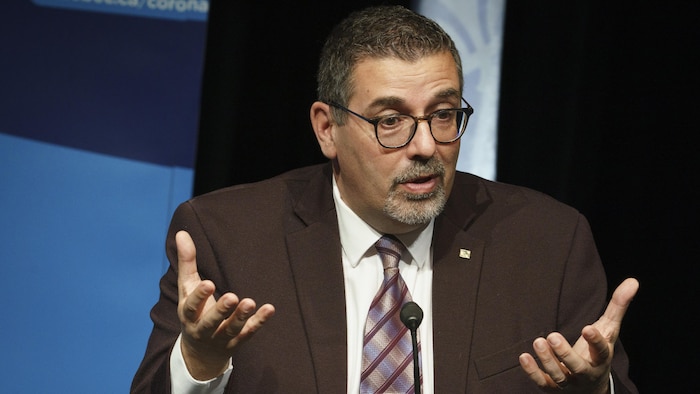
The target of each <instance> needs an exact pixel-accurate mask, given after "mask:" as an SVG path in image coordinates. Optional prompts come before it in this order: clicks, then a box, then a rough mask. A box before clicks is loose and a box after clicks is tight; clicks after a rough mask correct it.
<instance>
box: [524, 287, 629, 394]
mask: <svg viewBox="0 0 700 394" xmlns="http://www.w3.org/2000/svg"><path fill="white" fill-rule="evenodd" d="M638 289H639V282H637V280H636V279H633V278H628V279H626V280H625V281H624V282H622V284H620V286H618V287H617V289H615V292H614V293H613V296H612V298H611V300H610V303H608V307H607V308H606V309H605V313H603V316H601V317H600V319H598V321H596V322H595V323H593V324H591V325H588V326H586V327H584V328H583V329H582V330H581V336H580V337H579V339H578V340H577V341H576V343H575V344H574V346H573V347H572V346H571V345H570V344H569V343H568V342H567V341H566V339H564V337H563V336H562V335H561V334H560V333H557V332H553V333H551V334H549V335H548V336H547V338H546V339H545V338H537V339H535V341H534V342H533V349H534V353H535V354H536V355H537V357H538V358H539V360H540V365H538V363H537V362H536V361H535V359H534V357H533V356H532V355H531V354H529V353H523V354H521V355H520V366H521V367H522V368H523V370H524V371H525V372H526V373H527V374H528V376H529V377H530V379H532V381H533V382H534V383H535V384H537V386H538V387H539V388H540V389H542V390H543V391H545V392H553V393H554V392H561V391H562V390H564V391H566V392H570V393H607V392H609V390H610V387H609V376H610V370H611V364H612V358H613V352H614V347H615V341H617V337H618V335H619V333H620V326H621V325H622V319H623V317H624V316H625V312H626V311H627V307H628V306H629V304H630V302H632V298H634V296H635V294H637V290H638Z"/></svg>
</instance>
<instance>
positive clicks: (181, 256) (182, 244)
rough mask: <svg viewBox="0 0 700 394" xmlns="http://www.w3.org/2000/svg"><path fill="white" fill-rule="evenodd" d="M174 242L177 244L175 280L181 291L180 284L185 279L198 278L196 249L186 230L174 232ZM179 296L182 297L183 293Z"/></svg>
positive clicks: (183, 282)
mask: <svg viewBox="0 0 700 394" xmlns="http://www.w3.org/2000/svg"><path fill="white" fill-rule="evenodd" d="M175 244H176V245H177V282H178V284H179V286H178V287H180V290H181V291H182V286H183V285H184V284H185V283H186V282H187V281H190V280H193V279H194V280H197V281H199V279H200V278H199V273H198V272H197V249H196V248H195V246H194V241H192V237H191V236H190V234H189V233H188V232H187V231H178V232H177V234H175ZM180 296H181V297H182V296H183V294H180Z"/></svg>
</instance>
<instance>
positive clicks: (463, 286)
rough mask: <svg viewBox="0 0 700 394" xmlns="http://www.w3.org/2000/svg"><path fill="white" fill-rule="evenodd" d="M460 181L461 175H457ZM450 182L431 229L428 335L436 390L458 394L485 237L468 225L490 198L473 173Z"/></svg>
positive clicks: (463, 389)
mask: <svg viewBox="0 0 700 394" xmlns="http://www.w3.org/2000/svg"><path fill="white" fill-rule="evenodd" d="M458 179H461V180H462V181H463V180H464V179H465V178H458ZM466 179H468V180H470V181H467V182H466V183H462V184H457V183H456V184H455V186H454V188H453V191H452V195H451V197H450V201H449V202H448V205H447V207H446V208H445V212H444V213H443V214H442V215H440V216H439V217H438V218H437V219H436V223H435V230H434V234H433V337H434V370H435V392H436V393H447V392H449V393H464V392H466V387H467V375H468V371H469V360H470V356H471V355H470V350H471V341H472V333H473V331H474V318H475V312H476V308H475V306H476V300H477V294H478V287H479V277H480V273H481V267H482V262H483V255H484V246H485V242H484V241H483V240H481V239H478V238H477V237H475V236H473V235H471V234H470V232H469V231H468V229H469V225H470V224H471V223H472V222H473V221H474V220H476V218H477V217H478V215H479V214H480V213H481V212H482V211H483V209H485V207H486V206H487V205H488V204H489V203H490V199H489V198H488V196H486V195H485V194H483V188H480V187H479V182H476V178H475V177H471V176H468V177H467V178H466Z"/></svg>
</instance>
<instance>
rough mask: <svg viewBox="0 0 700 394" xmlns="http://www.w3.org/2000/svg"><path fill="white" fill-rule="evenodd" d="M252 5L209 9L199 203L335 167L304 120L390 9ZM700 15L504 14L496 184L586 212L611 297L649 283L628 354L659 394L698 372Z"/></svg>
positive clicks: (592, 5)
mask: <svg viewBox="0 0 700 394" xmlns="http://www.w3.org/2000/svg"><path fill="white" fill-rule="evenodd" d="M247 3H248V2H229V1H217V0H214V1H212V2H211V10H210V19H209V32H208V40H207V53H206V61H205V72H204V79H203V93H202V111H201V122H200V126H201V128H200V137H199V146H198V156H197V164H196V172H195V189H194V193H195V194H201V193H204V192H206V191H209V190H213V189H216V188H219V187H222V186H227V185H231V184H236V183H242V182H249V181H255V180H259V179H263V178H266V177H269V176H272V175H275V174H278V173H280V172H282V171H285V170H287V169H291V168H294V167H298V166H301V165H306V164H312V163H318V162H322V161H324V159H323V157H322V156H321V154H320V151H319V149H318V147H317V146H316V142H315V139H314V137H313V133H312V130H311V127H310V125H309V120H308V110H309V106H310V104H311V103H312V102H313V100H314V98H315V77H314V73H315V69H316V61H317V55H318V52H319V49H320V47H321V44H322V40H323V38H324V37H325V35H326V34H327V32H328V31H329V29H330V28H331V26H332V25H334V24H335V23H336V22H337V21H338V20H340V19H341V18H342V17H343V16H345V15H346V14H347V13H348V12H349V11H350V10H352V9H357V8H360V7H362V6H365V5H368V4H376V3H387V2H386V1H384V2H377V1H374V2H373V1H354V2H352V3H346V2H328V1H310V2H304V4H299V3H301V2H280V3H279V4H278V5H275V6H274V7H272V6H269V5H267V4H265V5H262V4H263V3H259V2H257V3H256V4H255V5H254V4H247ZM391 3H398V4H404V5H409V2H391ZM699 5H700V2H697V1H695V0H688V1H666V2H652V1H602V0H569V1H565V2H564V1H557V0H548V1H545V0H511V1H508V2H507V6H506V18H505V34H504V49H503V65H502V82H501V83H502V86H501V104H500V111H499V112H500V119H499V147H498V163H497V168H498V180H499V181H503V182H509V183H515V184H519V185H524V186H529V187H532V188H534V189H537V190H540V191H543V192H546V193H548V194H550V195H552V196H554V197H556V198H558V199H560V200H562V201H564V202H566V203H568V204H570V205H573V206H574V207H576V208H578V209H579V210H580V211H582V212H583V213H584V214H585V215H586V216H587V217H588V219H589V220H590V222H591V225H592V227H593V231H594V234H595V236H596V241H597V243H598V247H599V250H600V253H601V256H602V257H603V261H604V263H605V266H606V270H607V272H608V275H609V282H610V286H611V287H614V286H615V285H616V284H618V283H619V282H620V281H621V280H622V279H623V278H625V277H627V276H635V277H637V278H639V280H640V282H641V285H642V286H641V290H640V293H639V294H638V296H637V298H636V299H635V301H634V303H633V304H632V307H631V309H630V311H629V312H628V316H627V317H626V319H625V322H624V325H623V331H622V339H623V341H624V343H625V347H626V349H627V351H628V353H629V354H630V357H631V359H632V366H631V375H632V377H633V379H634V380H635V381H636V382H637V384H638V386H639V387H640V390H641V391H642V392H649V393H655V392H687V391H692V390H691V387H693V386H691V385H693V383H694V382H692V381H693V378H694V375H693V372H694V369H695V368H694V367H696V366H700V364H699V363H698V359H699V358H700V357H699V356H698V353H697V351H698V346H697V345H695V343H696V338H695V335H694V334H695V332H696V331H697V329H698V323H697V322H696V320H697V319H696V318H695V317H694V315H695V314H696V313H697V311H698V307H697V306H694V305H696V304H695V303H696V301H697V299H698V297H697V286H696V283H697V280H696V279H697V278H698V268H697V264H696V261H695V260H696V259H697V258H698V257H697V256H699V255H700V248H699V247H698V246H697V245H698V240H697V239H696V238H697V236H698V235H699V234H698V233H699V232H698V231H697V227H698V225H697V223H698V219H700V217H699V216H700V215H698V208H697V203H696V202H697V201H698V197H700V196H699V194H700V193H698V190H697V189H698V187H697V185H696V178H697V176H696V173H695V167H697V165H696V164H697V161H698V160H697V155H696V153H695V151H696V149H697V145H696V144H694V136H695V134H697V131H698V127H697V124H698V121H697V119H696V116H695V114H696V113H697V112H698V109H697V108H696V107H697V104H698V100H697V98H696V90H697V87H698V76H697V73H698V70H700V67H698V66H699V64H698V61H697V60H696V59H695V57H696V56H697V54H698V46H699V44H700V40H699V38H700V37H699V34H698V32H699V31H700V30H699V29H700V27H699V26H698V22H700V12H699V11H700V6H699ZM477 110H478V109H477ZM535 285H536V284H535Z"/></svg>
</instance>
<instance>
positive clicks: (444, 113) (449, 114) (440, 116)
mask: <svg viewBox="0 0 700 394" xmlns="http://www.w3.org/2000/svg"><path fill="white" fill-rule="evenodd" d="M454 115H455V111H452V110H440V111H435V112H434V113H433V119H435V120H438V121H440V122H444V121H451V120H452V118H454Z"/></svg>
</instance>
